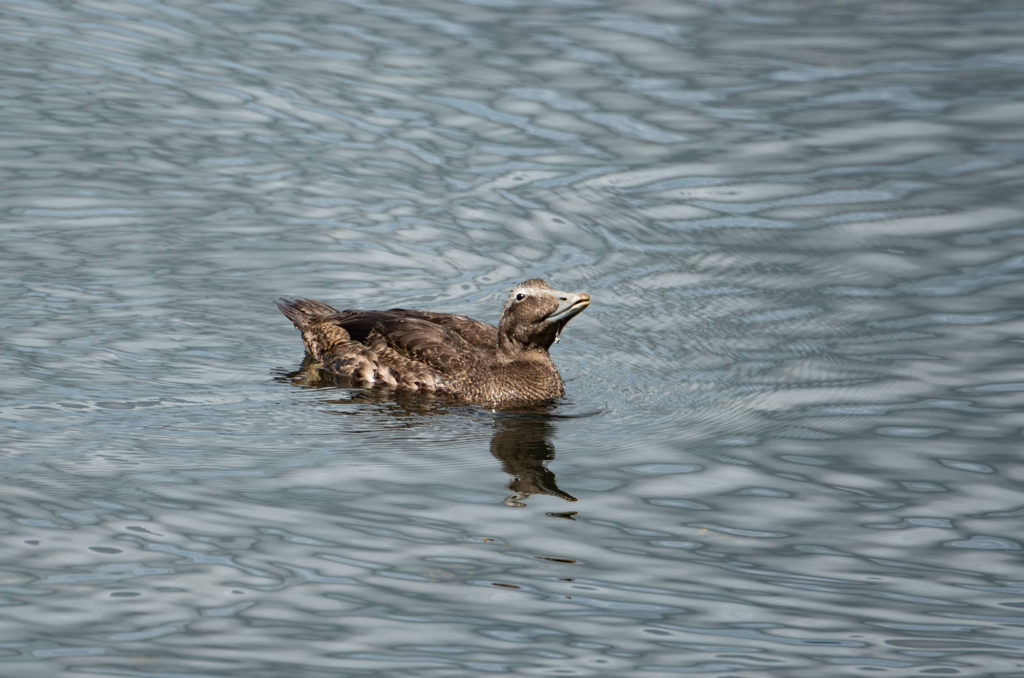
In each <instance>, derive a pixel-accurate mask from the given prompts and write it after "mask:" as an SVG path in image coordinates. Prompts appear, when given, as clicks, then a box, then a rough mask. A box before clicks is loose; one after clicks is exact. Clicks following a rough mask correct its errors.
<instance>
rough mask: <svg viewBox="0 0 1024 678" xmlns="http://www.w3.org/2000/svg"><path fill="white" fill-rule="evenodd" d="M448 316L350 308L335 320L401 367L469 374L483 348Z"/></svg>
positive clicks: (384, 359)
mask: <svg viewBox="0 0 1024 678" xmlns="http://www.w3.org/2000/svg"><path fill="white" fill-rule="evenodd" d="M423 315H428V316H433V317H432V318H427V317H423ZM444 316H445V314H441V313H437V314H422V313H421V312H408V311H404V310H403V309H392V310H390V311H349V312H346V313H342V314H341V317H338V318H337V319H333V322H334V323H336V324H337V325H339V326H340V327H343V328H344V329H345V330H346V331H347V332H348V334H349V336H350V337H351V338H352V339H353V340H355V341H358V342H359V343H361V344H363V345H364V346H365V347H366V348H368V349H370V350H372V351H373V352H375V353H377V354H378V355H379V356H380V358H381V360H382V361H384V362H390V363H394V365H392V367H397V368H398V369H399V370H401V369H402V368H409V367H414V366H419V367H424V368H428V369H430V370H433V371H435V372H437V373H439V375H444V376H446V377H457V376H461V375H464V374H467V373H468V372H469V371H471V370H472V369H473V368H474V367H475V366H476V365H477V364H479V362H480V360H481V358H482V357H483V356H482V353H481V350H480V348H479V347H478V346H476V345H474V344H473V343H472V342H470V341H469V340H468V339H467V338H466V337H464V336H463V335H462V333H460V332H459V331H458V329H457V328H456V325H457V324H452V323H449V322H445V320H446V318H445V317H444ZM438 320H440V322H438ZM467 320H468V318H467ZM474 322H475V321H474ZM480 324H481V325H483V323H480ZM494 331H495V336H496V335H497V330H494ZM495 342H496V339H495Z"/></svg>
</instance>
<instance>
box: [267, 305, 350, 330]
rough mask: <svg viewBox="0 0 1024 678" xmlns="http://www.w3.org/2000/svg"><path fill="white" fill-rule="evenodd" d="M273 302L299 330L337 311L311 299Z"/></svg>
mask: <svg viewBox="0 0 1024 678" xmlns="http://www.w3.org/2000/svg"><path fill="white" fill-rule="evenodd" d="M274 303H275V304H276V305H277V308H278V310H279V311H281V313H284V315H285V317H286V318H288V320H291V321H292V323H294V324H295V327H297V328H298V329H299V330H305V329H306V328H307V327H309V326H310V324H312V323H313V322H314V321H316V320H320V319H322V318H325V317H326V316H331V315H336V314H337V313H338V311H337V310H336V309H334V308H332V307H330V306H328V305H327V304H324V303H321V302H319V301H313V300H312V299H278V300H277V301H275V302H274Z"/></svg>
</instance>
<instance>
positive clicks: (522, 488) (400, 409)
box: [274, 356, 581, 517]
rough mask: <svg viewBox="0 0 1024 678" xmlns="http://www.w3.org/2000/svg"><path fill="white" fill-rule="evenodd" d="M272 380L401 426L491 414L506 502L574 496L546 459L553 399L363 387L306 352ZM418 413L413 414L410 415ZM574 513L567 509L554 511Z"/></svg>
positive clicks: (551, 447)
mask: <svg viewBox="0 0 1024 678" xmlns="http://www.w3.org/2000/svg"><path fill="white" fill-rule="evenodd" d="M274 380H275V381H277V382H279V383H285V384H291V385H292V386H298V387H300V388H305V389H334V390H336V391H338V392H339V393H344V395H345V397H344V398H339V399H337V400H330V401H328V402H332V403H337V404H345V405H355V404H365V405H371V406H374V408H375V412H377V413H379V414H384V415H391V416H394V417H396V418H401V419H402V427H411V426H416V425H417V422H419V424H420V425H422V424H423V423H424V421H425V420H424V419H423V417H424V416H429V417H434V416H440V415H446V414H447V415H455V414H457V413H458V412H463V413H464V412H466V411H467V410H468V411H470V412H472V413H474V414H479V413H486V414H489V415H491V416H493V433H492V435H491V445H490V452H491V455H493V456H494V458H495V459H497V460H498V461H500V462H501V469H502V470H503V471H504V472H505V473H507V474H508V475H509V476H511V480H509V482H508V484H507V487H508V489H509V491H510V494H509V495H508V496H507V497H505V499H504V502H503V503H504V504H505V505H506V506H510V507H523V506H526V503H525V501H526V499H528V498H529V497H530V496H532V495H535V494H545V495H549V496H552V497H559V498H561V499H564V500H565V501H570V502H574V501H576V497H574V496H572V495H571V494H569V493H568V492H565V491H564V490H562V489H561V488H559V487H558V483H557V481H556V478H555V473H554V471H552V470H551V469H549V468H548V466H547V465H548V463H549V462H550V461H552V460H553V459H554V458H555V445H554V442H552V441H553V439H554V433H555V428H556V427H555V422H556V421H557V419H559V418H565V417H566V416H581V415H557V414H555V413H554V409H555V406H554V405H550V404H549V405H539V406H536V407H532V408H520V409H517V410H515V411H502V412H487V411H486V410H482V409H480V408H477V407H474V406H468V405H465V404H461V403H454V402H451V401H447V400H445V399H442V398H438V397H435V396H431V395H425V394H419V393H408V392H403V391H398V390H395V389H388V388H359V387H353V386H352V385H351V384H347V383H344V382H343V381H341V380H339V379H338V378H337V377H336V376H335V375H333V374H331V373H329V372H327V371H325V370H323V369H321V368H320V366H319V363H317V362H316V361H313V360H311V359H310V358H309V357H308V356H307V357H306V358H305V359H304V360H303V362H302V365H301V366H300V367H299V369H297V370H294V371H292V372H284V371H279V372H277V373H276V376H275V377H274ZM410 415H415V416H410ZM552 515H556V516H557V517H571V512H570V513H566V514H562V513H559V514H552Z"/></svg>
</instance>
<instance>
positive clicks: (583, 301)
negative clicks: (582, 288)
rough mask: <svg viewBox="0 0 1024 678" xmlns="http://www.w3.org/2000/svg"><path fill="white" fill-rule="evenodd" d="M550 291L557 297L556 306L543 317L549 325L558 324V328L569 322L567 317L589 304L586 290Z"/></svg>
mask: <svg viewBox="0 0 1024 678" xmlns="http://www.w3.org/2000/svg"><path fill="white" fill-rule="evenodd" d="M552 293H553V294H554V295H555V298H556V299H558V308H556V309H555V310H554V311H552V312H551V314H550V315H548V317H547V318H545V319H544V322H545V323H548V324H549V325H558V327H559V329H561V327H562V326H563V325H565V323H567V322H569V319H570V318H572V317H573V316H575V315H576V314H577V313H580V312H581V311H582V310H583V309H585V308H586V307H587V306H590V295H589V294H587V293H586V292H577V293H575V294H570V293H568V292H559V291H557V290H553V291H552Z"/></svg>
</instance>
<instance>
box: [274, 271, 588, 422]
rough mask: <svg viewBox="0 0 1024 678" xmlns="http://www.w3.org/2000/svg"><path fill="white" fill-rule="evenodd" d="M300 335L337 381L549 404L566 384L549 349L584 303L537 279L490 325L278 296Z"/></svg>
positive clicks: (493, 403) (494, 401) (480, 400)
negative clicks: (339, 307)
mask: <svg viewBox="0 0 1024 678" xmlns="http://www.w3.org/2000/svg"><path fill="white" fill-rule="evenodd" d="M276 305H277V308H278V309H279V310H280V311H281V313H283V314H284V315H285V317H286V318H288V319H289V320H291V321H292V324H293V325H295V328H296V329H298V330H299V332H300V333H301V334H302V343H303V345H304V346H305V349H306V356H307V360H308V361H310V362H312V363H314V364H315V365H317V366H318V367H319V368H320V369H321V370H323V371H325V372H327V373H328V374H329V375H330V376H332V377H333V378H334V379H335V380H336V381H337V382H338V383H339V384H341V385H352V386H356V387H388V388H393V389H398V390H402V391H414V392H422V393H427V394H434V395H438V396H443V397H447V398H450V399H453V400H457V401H461V402H466V403H476V404H480V405H486V406H490V407H492V408H495V409H497V408H506V407H512V406H527V405H534V404H540V403H545V402H553V401H554V400H556V399H557V398H560V397H562V396H564V395H565V384H564V382H563V381H562V377H561V375H559V373H558V370H557V369H556V368H555V364H554V362H553V361H552V360H551V355H550V354H549V352H548V350H549V349H550V348H551V345H552V344H553V343H555V342H557V341H558V339H559V337H560V335H561V333H562V330H563V329H564V328H565V325H566V324H567V323H568V322H569V321H570V320H572V319H573V318H574V317H576V316H577V315H579V313H580V312H582V311H583V310H584V309H585V308H587V307H588V306H589V305H590V295H589V294H587V293H586V292H574V293H568V292H561V291H559V290H556V289H553V288H552V287H551V286H550V285H548V283H547V282H546V281H544V280H541V279H540V278H531V279H529V280H525V281H523V282H521V283H519V284H518V285H516V286H515V287H514V288H513V289H512V291H511V292H510V293H509V295H508V298H507V299H506V301H505V306H504V308H503V309H502V312H501V318H500V320H499V321H498V325H497V326H494V325H490V324H488V323H485V322H481V321H479V320H474V319H472V318H469V317H467V316H464V315H458V314H454V313H438V312H432V311H419V310H411V309H404V308H392V309H389V310H386V311H364V310H353V309H348V310H342V311H339V310H337V309H335V308H333V307H331V306H329V305H327V304H325V303H323V302H319V301H313V300H311V299H292V298H281V299H278V300H277V302H276Z"/></svg>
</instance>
